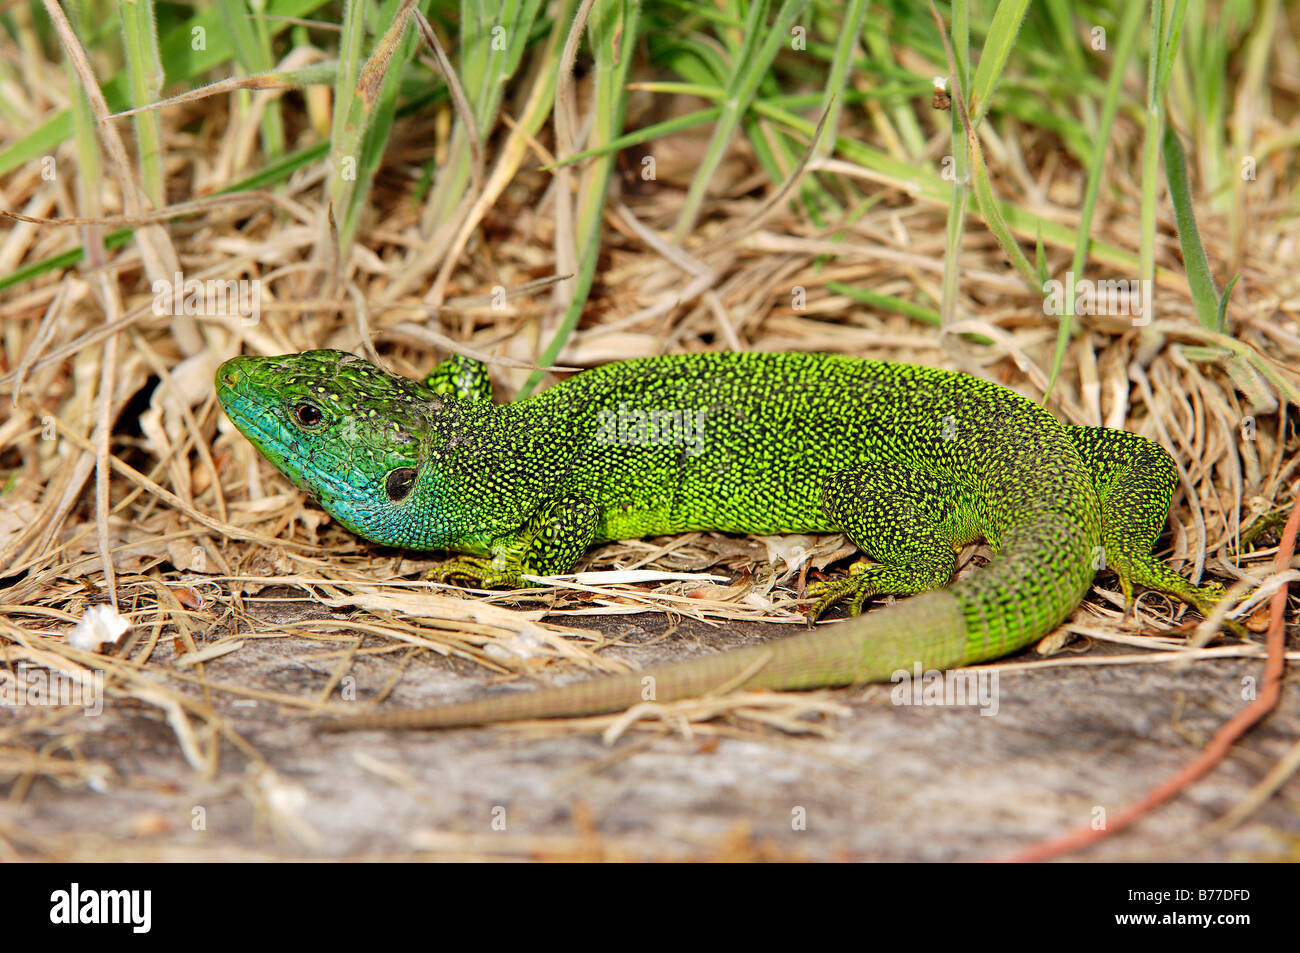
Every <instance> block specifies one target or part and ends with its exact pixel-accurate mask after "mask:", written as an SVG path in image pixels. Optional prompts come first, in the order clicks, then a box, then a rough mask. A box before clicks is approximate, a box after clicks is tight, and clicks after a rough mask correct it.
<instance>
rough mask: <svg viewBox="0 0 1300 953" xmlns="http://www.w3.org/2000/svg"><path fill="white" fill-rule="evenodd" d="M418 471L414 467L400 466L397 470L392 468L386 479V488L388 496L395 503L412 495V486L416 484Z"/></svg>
mask: <svg viewBox="0 0 1300 953" xmlns="http://www.w3.org/2000/svg"><path fill="white" fill-rule="evenodd" d="M415 477H416V472H415V468H414V467H398V468H397V469H396V470H390V471H389V473H388V478H387V479H385V480H384V490H385V491H386V492H387V493H388V498H389V499H390V500H391V501H392V502H394V503H400V502H402V500H404V499H406V498H407V497H408V496H410V495H411V487H413V486H415Z"/></svg>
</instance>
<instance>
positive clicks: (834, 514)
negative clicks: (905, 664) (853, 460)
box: [808, 464, 980, 619]
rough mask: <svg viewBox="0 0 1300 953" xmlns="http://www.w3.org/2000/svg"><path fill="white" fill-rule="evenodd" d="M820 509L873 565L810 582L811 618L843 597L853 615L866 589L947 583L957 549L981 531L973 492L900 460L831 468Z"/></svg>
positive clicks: (907, 589) (870, 592)
mask: <svg viewBox="0 0 1300 953" xmlns="http://www.w3.org/2000/svg"><path fill="white" fill-rule="evenodd" d="M822 509H823V511H824V512H825V513H826V515H827V516H828V517H829V518H830V520H831V522H833V523H834V524H835V525H837V526H839V527H840V529H842V530H843V531H844V533H845V534H847V535H848V537H849V539H850V540H852V541H853V544H854V545H855V546H857V547H858V549H860V550H862V552H863V554H864V555H865V556H866V557H867V558H868V559H869V560H870V561H871V563H873V565H867V564H865V563H862V562H859V563H856V564H854V566H853V567H852V569H850V571H849V575H848V576H846V577H844V578H842V579H833V580H830V581H827V582H823V583H817V584H814V585H812V586H809V587H808V594H809V595H810V596H812V597H813V599H814V602H813V604H812V606H811V608H810V609H809V611H808V615H809V617H810V618H811V619H816V618H817V617H818V616H820V615H821V614H822V613H823V612H825V611H826V609H828V608H829V607H830V606H832V605H834V604H835V603H836V602H839V601H841V600H848V603H849V611H850V612H851V613H852V614H853V615H857V614H858V612H860V611H861V609H862V604H863V602H864V601H865V600H866V599H867V598H869V597H871V596H876V595H910V594H912V593H915V592H922V591H924V590H926V589H937V588H939V587H940V586H944V585H946V584H947V583H948V581H949V580H950V579H951V578H952V574H953V571H954V569H956V566H957V553H958V550H959V549H960V548H961V546H962V545H964V544H965V543H966V542H968V541H970V540H971V539H974V538H978V536H979V535H980V534H979V532H978V531H976V530H975V528H974V526H975V512H976V509H975V506H974V499H973V497H971V496H970V494H968V493H966V492H965V491H963V490H960V489H958V488H956V487H954V486H952V485H951V484H949V483H947V482H945V481H944V480H942V479H940V478H939V477H936V476H933V475H931V474H928V473H922V472H920V471H917V470H912V469H909V468H907V467H902V466H891V465H884V464H871V465H867V466H864V467H856V468H853V469H849V470H841V471H839V472H837V473H833V474H831V475H830V476H829V477H827V478H826V482H825V483H824V484H823V486H822Z"/></svg>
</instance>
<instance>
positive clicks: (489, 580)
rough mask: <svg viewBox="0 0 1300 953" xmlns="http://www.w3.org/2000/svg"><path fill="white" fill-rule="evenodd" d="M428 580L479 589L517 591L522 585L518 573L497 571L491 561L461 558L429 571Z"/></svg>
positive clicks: (473, 557) (475, 557) (472, 557)
mask: <svg viewBox="0 0 1300 953" xmlns="http://www.w3.org/2000/svg"><path fill="white" fill-rule="evenodd" d="M428 578H429V579H433V580H436V581H437V582H443V583H451V584H453V585H454V584H456V583H460V584H462V585H470V586H476V587H478V588H480V589H518V588H520V587H521V586H523V585H524V581H523V580H522V579H521V578H519V573H518V572H513V571H511V570H508V569H498V568H496V567H494V566H493V565H492V560H490V559H482V558H479V557H477V556H461V557H459V558H457V559H451V560H448V561H447V562H445V563H443V564H442V565H440V566H435V567H434V568H433V569H430V570H429V574H428Z"/></svg>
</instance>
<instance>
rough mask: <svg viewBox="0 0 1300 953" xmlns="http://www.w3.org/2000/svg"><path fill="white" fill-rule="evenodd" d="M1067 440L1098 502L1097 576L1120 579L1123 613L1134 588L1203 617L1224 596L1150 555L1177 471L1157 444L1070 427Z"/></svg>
mask: <svg viewBox="0 0 1300 953" xmlns="http://www.w3.org/2000/svg"><path fill="white" fill-rule="evenodd" d="M1068 429H1069V431H1070V436H1071V438H1072V439H1073V440H1074V443H1075V446H1077V447H1078V449H1079V453H1080V455H1081V456H1082V457H1083V461H1084V463H1085V464H1086V465H1087V467H1088V468H1089V469H1090V470H1091V471H1092V475H1093V484H1094V486H1095V487H1096V489H1097V497H1098V499H1099V500H1100V502H1101V549H1100V550H1099V551H1098V552H1097V553H1096V554H1095V558H1094V566H1095V568H1096V569H1097V570H1098V571H1104V570H1111V571H1113V572H1114V573H1115V574H1116V575H1117V576H1119V585H1120V591H1121V592H1122V593H1123V594H1124V604H1125V607H1126V608H1131V607H1132V605H1133V601H1134V595H1133V587H1134V585H1139V586H1144V587H1145V588H1147V589H1153V590H1155V591H1156V592H1162V593H1164V594H1165V595H1169V596H1173V597H1174V598H1176V599H1180V600H1181V601H1183V602H1186V603H1187V604H1189V605H1191V606H1194V607H1195V608H1196V609H1197V610H1198V611H1200V612H1201V613H1202V614H1205V613H1207V612H1208V611H1209V610H1210V608H1211V607H1212V606H1213V605H1214V603H1216V602H1218V601H1219V599H1220V598H1221V597H1222V595H1223V587H1222V586H1220V585H1218V584H1217V583H1214V584H1210V585H1205V586H1194V585H1192V584H1191V583H1190V582H1188V581H1187V580H1186V579H1184V578H1183V577H1182V576H1181V575H1179V574H1178V573H1176V572H1174V570H1172V569H1170V568H1169V567H1168V566H1166V565H1165V564H1164V563H1163V562H1162V561H1161V560H1159V559H1157V558H1156V557H1155V556H1154V555H1152V552H1151V551H1152V549H1153V548H1154V547H1155V543H1156V540H1157V539H1158V538H1159V536H1160V533H1161V531H1162V530H1163V529H1164V526H1165V519H1166V517H1168V515H1169V501H1170V499H1171V498H1172V497H1173V493H1174V489H1175V488H1176V487H1177V486H1178V468H1177V466H1176V465H1175V464H1174V461H1173V458H1172V457H1170V456H1169V454H1168V453H1166V452H1165V450H1164V448H1163V447H1161V446H1160V445H1159V444H1158V443H1155V442H1153V441H1151V440H1147V439H1146V438H1145V437H1139V436H1138V435H1137V434H1131V433H1128V432H1126V431H1123V430H1108V429H1105V428H1102V427H1070V428H1068Z"/></svg>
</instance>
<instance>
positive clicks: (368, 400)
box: [216, 351, 445, 548]
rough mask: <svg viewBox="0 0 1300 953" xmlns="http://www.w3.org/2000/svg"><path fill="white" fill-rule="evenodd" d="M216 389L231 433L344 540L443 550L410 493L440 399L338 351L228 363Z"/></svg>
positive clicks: (424, 496)
mask: <svg viewBox="0 0 1300 953" xmlns="http://www.w3.org/2000/svg"><path fill="white" fill-rule="evenodd" d="M216 387H217V399H218V401H220V403H221V408H222V410H224V411H225V412H226V416H227V417H229V418H230V421H231V422H232V423H233V424H234V425H235V427H236V428H237V429H238V430H239V432H240V433H242V434H243V435H244V436H245V437H247V438H248V440H249V442H251V443H252V444H253V446H255V447H257V449H258V450H259V451H261V453H262V455H263V456H265V457H266V458H267V459H268V460H270V461H271V462H272V463H273V464H275V466H276V467H277V468H279V470H280V471H281V472H282V473H283V474H284V475H285V476H287V477H288V478H289V479H290V480H291V481H293V483H294V484H295V485H296V486H298V487H300V488H302V489H304V490H306V491H307V492H308V493H310V494H311V495H312V496H314V497H315V498H316V500H317V501H318V502H319V503H320V505H321V506H322V507H323V508H324V509H325V511H326V512H328V513H329V514H330V515H331V516H333V517H334V518H335V519H336V520H338V521H339V522H340V523H342V524H343V525H344V526H346V527H347V528H348V529H350V530H352V532H354V533H357V534H358V535H360V536H364V537H366V538H367V539H370V540H373V541H375V542H378V543H388V544H394V545H403V546H408V547H413V548H438V547H439V546H440V545H441V544H442V542H443V540H441V539H440V538H439V533H438V528H437V527H438V520H437V519H436V518H435V515H436V514H433V513H431V512H430V509H431V507H432V505H433V501H432V499H431V494H428V493H419V492H417V484H418V483H419V481H420V477H421V475H422V463H423V462H424V455H425V452H426V448H425V446H424V444H425V441H424V437H425V436H426V434H428V432H429V430H430V425H431V422H432V421H433V420H434V418H436V417H437V416H438V415H439V414H440V413H441V412H442V410H443V408H444V404H445V400H444V398H441V397H439V396H438V395H436V394H434V393H433V392H432V391H431V390H429V389H428V388H427V387H425V386H424V385H423V384H420V383H419V382H417V381H413V380H410V379H408V378H405V377H399V376H396V375H393V374H389V373H388V372H387V371H384V370H382V369H380V368H378V367H375V366H374V365H373V364H370V363H369V362H367V361H364V360H362V359H361V358H359V357H356V356H355V355H352V354H347V353H344V352H343V351H307V352H304V353H302V354H286V355H284V356H281V357H236V358H232V359H231V360H229V361H226V362H225V363H224V364H222V365H221V367H220V368H218V370H217V376H216Z"/></svg>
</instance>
